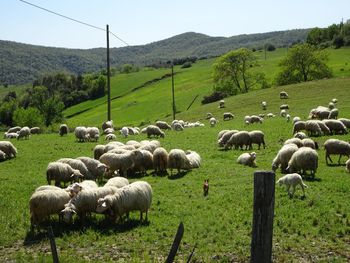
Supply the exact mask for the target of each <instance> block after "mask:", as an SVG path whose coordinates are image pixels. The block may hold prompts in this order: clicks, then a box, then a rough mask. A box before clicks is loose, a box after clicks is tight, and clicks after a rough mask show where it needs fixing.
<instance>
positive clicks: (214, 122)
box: [209, 117, 218, 127]
mask: <svg viewBox="0 0 350 263" xmlns="http://www.w3.org/2000/svg"><path fill="white" fill-rule="evenodd" d="M217 123H218V120H217V119H215V118H214V117H211V118H210V120H209V124H210V127H214V126H215V125H216V124H217Z"/></svg>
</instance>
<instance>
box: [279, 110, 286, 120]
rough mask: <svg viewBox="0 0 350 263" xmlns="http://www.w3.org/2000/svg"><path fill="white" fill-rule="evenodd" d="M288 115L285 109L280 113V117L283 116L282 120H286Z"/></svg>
mask: <svg viewBox="0 0 350 263" xmlns="http://www.w3.org/2000/svg"><path fill="white" fill-rule="evenodd" d="M286 115H287V111H286V110H285V109H282V110H281V111H280V116H281V117H282V118H285V117H286Z"/></svg>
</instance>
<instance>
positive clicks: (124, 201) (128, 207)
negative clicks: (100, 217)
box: [96, 181, 152, 221]
mask: <svg viewBox="0 0 350 263" xmlns="http://www.w3.org/2000/svg"><path fill="white" fill-rule="evenodd" d="M151 203H152V187H151V185H150V184H149V183H147V182H143V181H137V182H134V183H132V184H129V185H127V186H124V187H123V188H120V189H118V190H117V192H116V193H115V194H112V195H108V196H106V197H104V198H100V199H99V200H98V205H97V207H96V212H98V213H103V212H105V211H107V210H110V211H111V216H112V219H113V221H115V220H116V219H117V218H121V219H123V215H124V214H126V215H127V217H128V215H129V212H131V211H140V221H142V220H143V218H142V216H143V213H146V218H145V220H146V221H147V220H148V217H147V214H148V210H149V209H150V207H151Z"/></svg>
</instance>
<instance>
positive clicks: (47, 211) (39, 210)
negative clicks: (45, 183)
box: [29, 189, 71, 230]
mask: <svg viewBox="0 0 350 263" xmlns="http://www.w3.org/2000/svg"><path fill="white" fill-rule="evenodd" d="M70 198H71V197H70V195H69V193H68V192H67V191H65V190H63V189H60V190H43V191H36V192H34V193H33V194H32V196H31V197H30V199H29V210H30V223H31V229H32V230H33V228H34V226H38V225H39V224H40V223H41V222H42V221H43V220H45V219H46V218H47V217H48V216H50V215H53V214H59V213H60V211H61V210H62V209H64V205H65V204H67V203H68V202H69V200H70Z"/></svg>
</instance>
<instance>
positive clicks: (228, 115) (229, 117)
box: [223, 112, 235, 121]
mask: <svg viewBox="0 0 350 263" xmlns="http://www.w3.org/2000/svg"><path fill="white" fill-rule="evenodd" d="M234 117H235V116H234V115H233V114H232V113H231V112H224V114H223V119H224V121H229V120H232V119H233V118H234Z"/></svg>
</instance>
